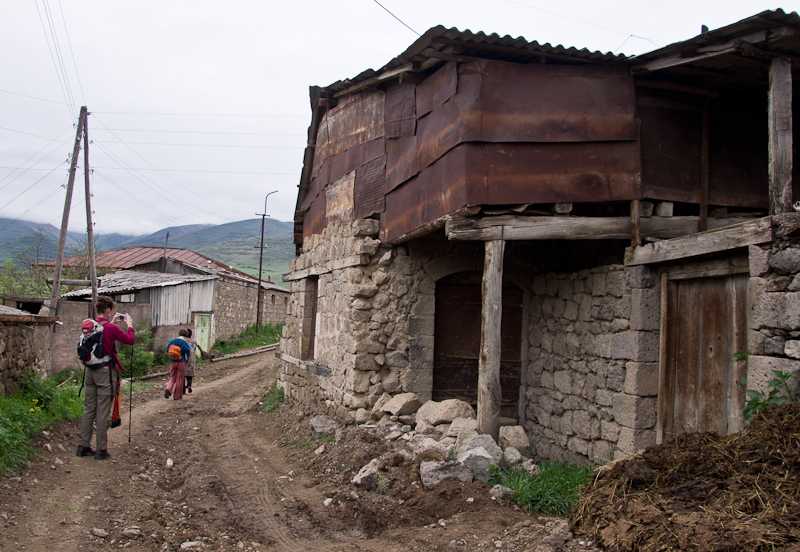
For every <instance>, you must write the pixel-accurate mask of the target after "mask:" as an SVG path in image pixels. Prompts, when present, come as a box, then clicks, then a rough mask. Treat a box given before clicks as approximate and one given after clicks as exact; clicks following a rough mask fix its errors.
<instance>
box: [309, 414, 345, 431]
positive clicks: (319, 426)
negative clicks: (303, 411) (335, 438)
mask: <svg viewBox="0 0 800 552" xmlns="http://www.w3.org/2000/svg"><path fill="white" fill-rule="evenodd" d="M308 423H309V424H311V429H313V430H314V433H316V434H320V433H333V432H335V431H336V428H338V427H339V424H338V423H337V422H336V420H334V419H333V418H331V417H330V416H325V415H322V416H314V417H313V418H311V419H310V420H309V421H308Z"/></svg>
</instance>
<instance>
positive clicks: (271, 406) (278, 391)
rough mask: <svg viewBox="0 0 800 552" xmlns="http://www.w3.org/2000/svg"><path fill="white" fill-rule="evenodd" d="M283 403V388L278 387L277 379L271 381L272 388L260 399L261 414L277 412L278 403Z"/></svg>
mask: <svg viewBox="0 0 800 552" xmlns="http://www.w3.org/2000/svg"><path fill="white" fill-rule="evenodd" d="M282 402H283V387H278V378H275V379H274V380H272V386H270V388H269V391H267V393H266V394H265V395H264V396H263V397H262V398H261V403H262V404H263V405H264V406H262V407H261V410H262V411H263V412H272V411H273V410H278V408H279V407H280V403H282Z"/></svg>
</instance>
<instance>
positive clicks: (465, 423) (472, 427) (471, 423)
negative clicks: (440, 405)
mask: <svg viewBox="0 0 800 552" xmlns="http://www.w3.org/2000/svg"><path fill="white" fill-rule="evenodd" d="M463 430H468V431H472V432H474V433H475V434H477V433H478V420H473V419H472V418H456V419H455V420H453V423H452V424H450V427H449V428H448V429H447V434H446V435H445V436H446V437H453V438H455V437H458V436H459V435H460V434H461V432H462V431H463Z"/></svg>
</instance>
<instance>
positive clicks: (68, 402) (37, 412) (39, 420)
mask: <svg viewBox="0 0 800 552" xmlns="http://www.w3.org/2000/svg"><path fill="white" fill-rule="evenodd" d="M70 376H72V378H71V379H70ZM75 376H76V374H75V373H73V372H71V371H64V372H61V373H59V374H58V375H56V376H52V377H48V378H45V379H39V378H38V377H37V376H36V375H35V374H34V373H33V372H26V373H25V375H24V377H23V379H22V382H21V384H20V390H19V391H18V392H17V393H16V394H14V395H11V396H9V397H5V398H0V472H13V471H15V470H16V469H17V468H19V466H21V465H22V464H24V463H25V462H26V461H27V459H28V456H29V455H30V454H31V453H32V452H33V447H32V442H33V438H34V437H35V436H36V434H38V433H39V432H41V431H42V430H44V429H46V428H47V427H49V426H50V425H52V424H53V423H55V422H58V421H61V420H74V419H76V418H77V417H78V416H80V415H81V413H82V412H83V399H82V398H79V397H78V388H79V387H80V382H81V380H80V377H75ZM63 382H67V383H64V385H62V386H61V387H58V385H59V384H60V383H63Z"/></svg>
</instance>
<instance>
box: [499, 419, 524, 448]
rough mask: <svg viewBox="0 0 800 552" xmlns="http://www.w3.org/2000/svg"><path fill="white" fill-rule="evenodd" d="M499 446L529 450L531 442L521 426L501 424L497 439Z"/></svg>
mask: <svg viewBox="0 0 800 552" xmlns="http://www.w3.org/2000/svg"><path fill="white" fill-rule="evenodd" d="M497 444H498V445H500V448H503V449H505V448H508V447H514V448H515V449H517V450H519V451H523V450H524V451H530V449H531V442H530V439H528V434H527V433H525V429H524V428H523V427H522V426H518V425H517V426H502V427H501V428H500V435H499V437H498V439H497Z"/></svg>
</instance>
